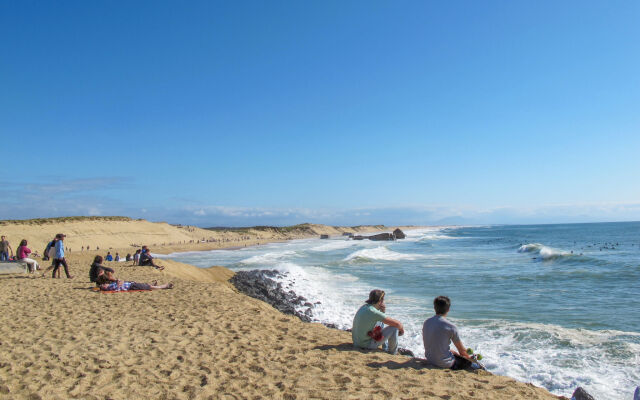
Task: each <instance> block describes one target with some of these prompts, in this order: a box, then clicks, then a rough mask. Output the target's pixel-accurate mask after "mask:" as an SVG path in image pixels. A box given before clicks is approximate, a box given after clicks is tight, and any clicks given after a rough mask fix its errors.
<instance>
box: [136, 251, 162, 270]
mask: <svg viewBox="0 0 640 400" xmlns="http://www.w3.org/2000/svg"><path fill="white" fill-rule="evenodd" d="M138 265H139V266H141V267H144V266H147V265H149V266H152V267H154V268H156V269H164V267H163V266H161V265H156V264H155V263H154V262H153V257H152V256H151V252H150V251H149V248H148V247H147V246H142V252H141V253H140V261H139V262H138Z"/></svg>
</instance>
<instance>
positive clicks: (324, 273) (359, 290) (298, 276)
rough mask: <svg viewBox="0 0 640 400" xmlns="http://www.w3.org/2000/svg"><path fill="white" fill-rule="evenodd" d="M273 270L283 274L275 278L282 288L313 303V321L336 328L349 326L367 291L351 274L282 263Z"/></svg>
mask: <svg viewBox="0 0 640 400" xmlns="http://www.w3.org/2000/svg"><path fill="white" fill-rule="evenodd" d="M275 269H276V270H278V271H280V272H285V273H286V275H285V276H284V277H283V278H278V280H279V281H280V282H282V284H283V286H284V288H285V289H288V290H293V291H294V292H295V293H296V294H298V295H301V296H304V297H305V298H306V299H307V300H308V302H310V303H312V304H314V306H313V309H312V312H313V317H312V320H313V321H316V322H325V323H333V324H336V325H337V326H338V327H339V328H350V327H351V321H352V319H353V316H354V314H355V312H356V311H357V309H358V307H359V306H360V305H361V303H363V301H364V297H366V296H367V295H368V293H369V292H368V291H369V290H370V288H368V287H366V286H364V284H362V283H360V282H359V281H358V278H357V277H355V276H353V275H350V274H348V273H333V272H330V271H328V270H326V269H325V268H322V267H302V266H300V265H297V264H295V263H291V262H283V263H279V264H277V265H276V266H275ZM316 303H317V304H316ZM303 309H304V307H303Z"/></svg>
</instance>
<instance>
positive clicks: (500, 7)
mask: <svg viewBox="0 0 640 400" xmlns="http://www.w3.org/2000/svg"><path fill="white" fill-rule="evenodd" d="M639 21H640V2H638V1H636V0H631V1H598V2H593V1H584V0H582V1H535V2H531V1H529V2H525V1H506V0H503V1H455V2H442V1H415V2H409V1H403V2H392V1H386V2H383V1H362V2H356V1H348V2H344V1H316V2H310V1H288V2H278V1H266V2H265V1H256V2H251V1H225V2H223V1H218V2H216V1H202V2H198V1H190V2H179V1H173V2H166V1H157V0H154V1H148V2H145V1H122V2H117V1H77V2H74V1H61V2H51V1H27V0H19V1H3V2H0V37H1V39H0V54H1V55H0V136H1V140H0V151H1V154H2V155H1V156H0V165H1V167H2V172H3V173H2V177H0V218H2V219H8V218H33V217H51V216H63V215H127V216H131V217H135V218H146V219H150V220H165V221H169V222H173V223H195V224H198V225H201V226H211V225H253V224H290V223H298V222H318V223H333V224H359V223H386V224H400V223H415V224H425V223H535V222H541V223H549V222H579V221H617V220H640V177H639V173H640V22H639Z"/></svg>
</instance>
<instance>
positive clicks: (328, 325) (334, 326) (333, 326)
mask: <svg viewBox="0 0 640 400" xmlns="http://www.w3.org/2000/svg"><path fill="white" fill-rule="evenodd" d="M322 325H324V326H326V327H327V328H331V329H340V328H338V325H336V324H330V323H329V324H328V323H325V322H323V323H322Z"/></svg>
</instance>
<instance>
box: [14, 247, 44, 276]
mask: <svg viewBox="0 0 640 400" xmlns="http://www.w3.org/2000/svg"><path fill="white" fill-rule="evenodd" d="M29 254H31V249H29V248H28V247H27V239H22V241H21V242H20V246H18V248H17V249H16V256H17V258H18V260H19V261H22V262H26V263H27V265H28V266H29V272H31V273H34V272H36V270H37V269H38V268H39V266H38V262H37V261H36V260H34V259H31V258H29Z"/></svg>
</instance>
